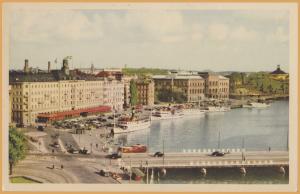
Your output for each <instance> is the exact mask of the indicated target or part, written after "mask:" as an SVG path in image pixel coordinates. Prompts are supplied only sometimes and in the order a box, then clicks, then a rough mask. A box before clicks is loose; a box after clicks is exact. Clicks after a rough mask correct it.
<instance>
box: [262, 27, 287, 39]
mask: <svg viewBox="0 0 300 194" xmlns="http://www.w3.org/2000/svg"><path fill="white" fill-rule="evenodd" d="M267 40H268V41H269V42H288V41H289V36H288V32H287V30H285V29H284V28H283V27H282V26H278V27H277V28H276V30H275V31H274V32H272V33H271V34H270V35H269V36H267Z"/></svg>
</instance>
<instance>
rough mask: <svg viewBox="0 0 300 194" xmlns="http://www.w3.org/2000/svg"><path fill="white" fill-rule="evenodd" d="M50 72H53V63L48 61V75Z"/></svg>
mask: <svg viewBox="0 0 300 194" xmlns="http://www.w3.org/2000/svg"><path fill="white" fill-rule="evenodd" d="M50 72H51V62H50V61H48V73H50Z"/></svg>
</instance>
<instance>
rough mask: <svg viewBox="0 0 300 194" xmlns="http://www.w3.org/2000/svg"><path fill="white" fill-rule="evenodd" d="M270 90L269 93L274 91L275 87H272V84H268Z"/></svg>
mask: <svg viewBox="0 0 300 194" xmlns="http://www.w3.org/2000/svg"><path fill="white" fill-rule="evenodd" d="M268 90H269V93H272V92H273V87H272V85H271V84H270V85H269V86H268Z"/></svg>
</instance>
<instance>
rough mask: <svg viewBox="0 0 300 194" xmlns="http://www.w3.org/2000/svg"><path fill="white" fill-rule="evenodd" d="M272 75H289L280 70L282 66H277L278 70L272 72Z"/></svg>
mask: <svg viewBox="0 0 300 194" xmlns="http://www.w3.org/2000/svg"><path fill="white" fill-rule="evenodd" d="M271 74H274V75H278V74H287V73H286V72H284V71H282V70H281V69H280V65H277V69H276V70H275V71H273V72H271Z"/></svg>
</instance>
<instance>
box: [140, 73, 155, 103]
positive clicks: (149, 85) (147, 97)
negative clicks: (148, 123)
mask: <svg viewBox="0 0 300 194" xmlns="http://www.w3.org/2000/svg"><path fill="white" fill-rule="evenodd" d="M136 87H137V102H138V104H141V105H147V106H153V105H154V81H153V80H152V79H139V80H137V81H136Z"/></svg>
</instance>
